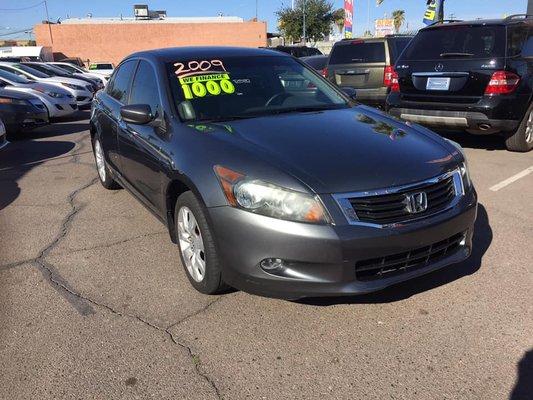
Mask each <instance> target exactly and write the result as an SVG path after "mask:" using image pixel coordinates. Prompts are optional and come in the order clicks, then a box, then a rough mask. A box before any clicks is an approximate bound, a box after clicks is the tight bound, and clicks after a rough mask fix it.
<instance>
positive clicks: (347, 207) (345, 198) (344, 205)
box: [332, 168, 465, 228]
mask: <svg viewBox="0 0 533 400" xmlns="http://www.w3.org/2000/svg"><path fill="white" fill-rule="evenodd" d="M450 176H453V186H454V191H455V197H454V198H453V200H452V201H451V202H450V204H448V206H447V207H446V208H443V209H442V210H439V211H437V212H435V213H432V214H429V215H424V216H420V217H418V218H410V219H407V220H403V221H397V222H393V223H390V224H376V223H372V222H364V221H360V220H359V218H358V217H357V214H356V212H355V210H354V209H353V206H352V204H351V203H350V200H349V199H352V198H358V197H371V196H382V195H387V194H395V193H398V192H403V191H406V190H409V189H415V188H417V187H420V186H428V185H431V184H434V183H438V182H440V181H442V180H444V179H447V178H449V177H450ZM464 194H465V188H464V185H463V179H462V177H461V171H460V169H459V168H456V169H454V170H452V171H448V172H446V173H444V174H441V175H439V176H436V177H434V178H430V179H426V180H424V181H420V182H415V183H410V184H407V185H401V186H394V187H391V188H387V189H376V190H369V191H360V192H350V193H336V194H332V196H333V199H334V200H335V201H336V202H337V205H338V206H339V207H340V209H341V212H342V214H343V215H344V217H345V218H346V221H347V222H348V224H350V225H358V226H368V227H374V228H390V227H394V226H396V225H405V224H409V223H411V222H416V221H419V220H421V219H425V218H431V217H433V216H435V215H437V214H440V213H443V212H445V211H448V210H449V209H451V208H453V207H455V206H456V205H457V203H458V202H459V200H460V199H461V197H462V196H464Z"/></svg>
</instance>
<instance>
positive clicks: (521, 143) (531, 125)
mask: <svg viewBox="0 0 533 400" xmlns="http://www.w3.org/2000/svg"><path fill="white" fill-rule="evenodd" d="M505 145H506V147H507V150H510V151H519V152H527V151H530V150H531V149H533V103H532V104H530V105H529V108H528V109H527V111H526V114H525V115H524V118H523V119H522V122H521V123H520V125H519V126H518V129H517V130H516V131H515V132H513V133H511V134H509V135H508V136H507V137H506V139H505Z"/></svg>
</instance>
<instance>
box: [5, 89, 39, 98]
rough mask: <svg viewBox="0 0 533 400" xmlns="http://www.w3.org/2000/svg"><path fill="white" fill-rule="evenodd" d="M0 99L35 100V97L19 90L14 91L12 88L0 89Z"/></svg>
mask: <svg viewBox="0 0 533 400" xmlns="http://www.w3.org/2000/svg"><path fill="white" fill-rule="evenodd" d="M0 97H8V98H11V99H17V100H32V99H35V96H33V95H32V94H30V93H26V92H22V91H19V90H15V88H14V87H12V88H9V89H0Z"/></svg>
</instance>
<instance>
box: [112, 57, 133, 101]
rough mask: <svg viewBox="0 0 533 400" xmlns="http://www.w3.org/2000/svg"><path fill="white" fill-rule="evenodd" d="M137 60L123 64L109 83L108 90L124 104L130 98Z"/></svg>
mask: <svg viewBox="0 0 533 400" xmlns="http://www.w3.org/2000/svg"><path fill="white" fill-rule="evenodd" d="M135 65H137V61H127V62H125V63H124V64H122V65H121V66H120V67H119V68H118V70H117V71H115V74H114V75H113V80H112V81H111V82H109V84H108V85H107V90H106V92H107V93H108V94H109V95H110V96H111V97H113V98H115V99H117V100H118V101H120V102H121V103H123V104H126V102H127V100H128V94H129V87H130V82H131V78H132V77H133V72H134V70H135Z"/></svg>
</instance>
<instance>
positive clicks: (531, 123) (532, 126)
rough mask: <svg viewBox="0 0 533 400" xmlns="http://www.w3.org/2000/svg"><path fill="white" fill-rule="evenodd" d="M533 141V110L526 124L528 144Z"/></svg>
mask: <svg viewBox="0 0 533 400" xmlns="http://www.w3.org/2000/svg"><path fill="white" fill-rule="evenodd" d="M532 141H533V110H532V111H531V112H530V113H529V117H528V119H527V124H526V142H527V143H531V142H532Z"/></svg>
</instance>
